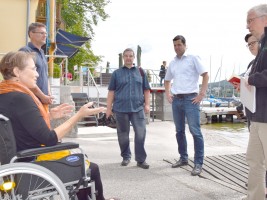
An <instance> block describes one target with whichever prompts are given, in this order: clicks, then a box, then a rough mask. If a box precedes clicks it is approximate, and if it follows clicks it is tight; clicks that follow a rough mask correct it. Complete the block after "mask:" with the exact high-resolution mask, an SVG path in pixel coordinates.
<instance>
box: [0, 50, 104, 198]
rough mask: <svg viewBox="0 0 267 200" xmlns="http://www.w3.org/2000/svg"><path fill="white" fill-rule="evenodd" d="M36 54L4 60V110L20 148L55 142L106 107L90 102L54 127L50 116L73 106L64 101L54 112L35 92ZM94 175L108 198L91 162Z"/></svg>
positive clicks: (0, 66) (0, 87)
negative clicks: (93, 105)
mask: <svg viewBox="0 0 267 200" xmlns="http://www.w3.org/2000/svg"><path fill="white" fill-rule="evenodd" d="M34 59H35V57H34V54H33V53H26V52H22V51H20V52H10V53H8V54H6V55H5V56H4V57H3V58H2V60H1V62H0V72H1V73H2V75H3V78H4V80H3V81H2V82H0V102H1V104H0V113H2V114H3V115H5V116H6V117H8V118H9V119H10V121H11V123H12V127H13V132H14V135H15V140H16V144H17V151H20V150H25V149H30V148H38V147H41V146H42V145H45V146H53V145H56V144H57V143H58V141H60V140H61V139H62V138H63V137H64V135H65V134H66V133H68V132H69V131H70V130H71V128H72V127H73V126H74V125H75V124H76V123H77V122H78V121H79V120H80V119H81V118H83V117H85V116H88V115H95V114H97V113H99V112H102V111H104V109H105V108H104V107H99V108H90V107H91V106H92V103H87V104H85V105H84V106H82V107H81V108H80V110H79V111H78V112H77V113H76V114H74V115H73V116H72V117H70V118H69V119H68V120H67V121H66V122H65V123H63V124H61V125H60V126H58V127H56V128H55V129H54V130H51V129H50V128H51V127H50V119H51V118H59V117H63V116H65V114H69V113H70V112H71V109H72V107H71V106H69V105H67V104H64V105H61V106H59V107H58V108H56V109H54V110H53V112H51V113H50V114H49V113H47V111H46V110H45V109H44V107H43V105H42V103H41V102H40V101H39V99H38V98H37V97H36V96H35V95H34V94H33V93H32V92H31V90H30V89H31V88H34V87H37V85H36V81H37V78H38V76H39V75H38V73H37V71H36V66H35V63H34ZM90 169H91V175H90V176H91V179H92V180H94V181H95V187H96V190H97V196H96V199H97V200H104V199H105V198H104V196H103V187H102V182H101V177H100V172H99V168H98V165H97V164H95V163H92V162H91V163H90ZM88 192H89V191H88V190H87V189H82V190H80V191H79V192H78V193H77V196H78V199H82V200H86V199H88Z"/></svg>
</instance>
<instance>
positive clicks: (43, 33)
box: [33, 31, 48, 35]
mask: <svg viewBox="0 0 267 200" xmlns="http://www.w3.org/2000/svg"><path fill="white" fill-rule="evenodd" d="M33 33H38V34H41V35H47V34H48V33H47V32H38V31H33Z"/></svg>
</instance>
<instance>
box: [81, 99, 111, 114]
mask: <svg viewBox="0 0 267 200" xmlns="http://www.w3.org/2000/svg"><path fill="white" fill-rule="evenodd" d="M93 104H94V103H93V102H89V103H87V104H85V105H83V106H82V107H81V108H80V110H79V111H78V113H77V114H78V115H79V116H80V117H86V116H89V115H96V114H98V113H100V112H104V111H106V108H105V107H98V108H93V107H92V106H93Z"/></svg>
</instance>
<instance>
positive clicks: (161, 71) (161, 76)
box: [159, 61, 166, 86]
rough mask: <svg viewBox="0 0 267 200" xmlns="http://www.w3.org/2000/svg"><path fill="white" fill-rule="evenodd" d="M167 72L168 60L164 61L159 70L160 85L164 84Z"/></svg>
mask: <svg viewBox="0 0 267 200" xmlns="http://www.w3.org/2000/svg"><path fill="white" fill-rule="evenodd" d="M165 74H166V61H163V62H162V65H161V66H160V71H159V77H160V86H163V80H164V78H165Z"/></svg>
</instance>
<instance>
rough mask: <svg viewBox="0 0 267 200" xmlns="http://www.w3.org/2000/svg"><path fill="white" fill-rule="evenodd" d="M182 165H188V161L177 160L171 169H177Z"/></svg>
mask: <svg viewBox="0 0 267 200" xmlns="http://www.w3.org/2000/svg"><path fill="white" fill-rule="evenodd" d="M184 165H188V161H187V160H181V159H180V160H178V161H177V162H176V163H174V164H172V168H177V167H181V166H184Z"/></svg>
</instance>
